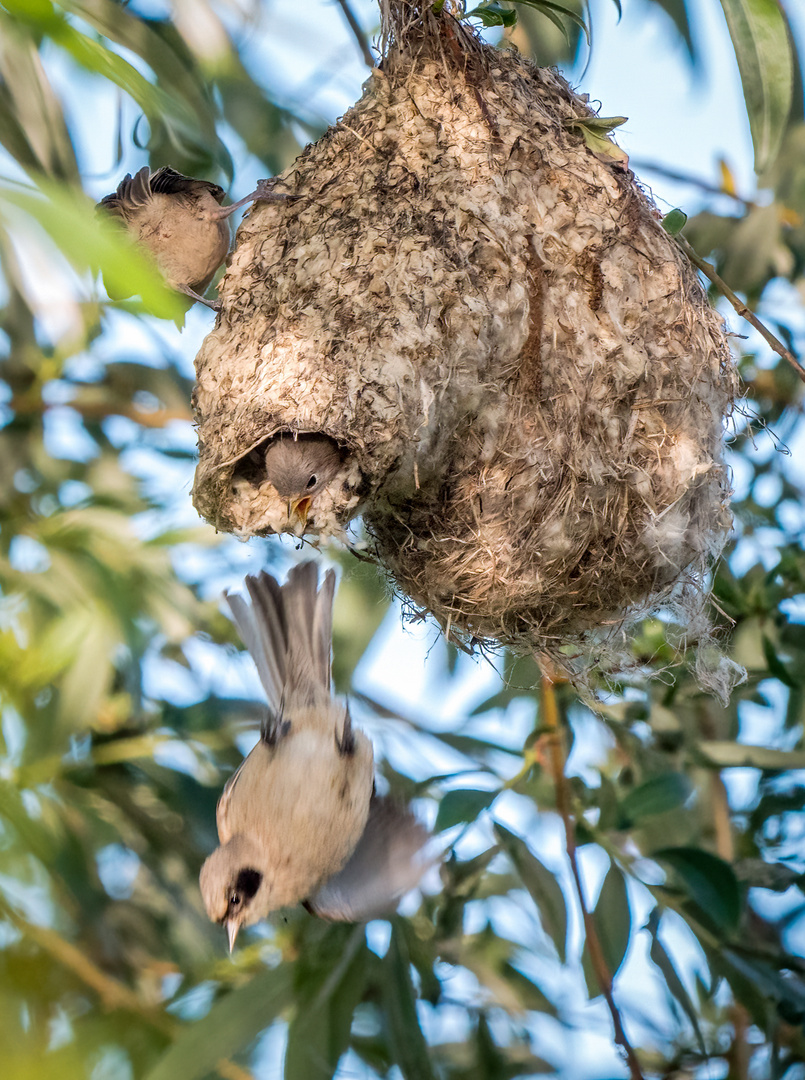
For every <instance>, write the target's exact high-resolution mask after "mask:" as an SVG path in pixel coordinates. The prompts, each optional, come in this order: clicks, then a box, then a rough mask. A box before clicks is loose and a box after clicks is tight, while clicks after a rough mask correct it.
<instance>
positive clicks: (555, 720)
mask: <svg viewBox="0 0 805 1080" xmlns="http://www.w3.org/2000/svg"><path fill="white" fill-rule="evenodd" d="M540 666H541V668H542V673H543V674H542V686H541V695H540V716H541V720H542V726H543V728H544V730H545V732H546V733H547V742H548V752H549V755H550V763H551V772H552V773H553V781H554V786H555V788H556V808H557V810H558V811H559V815H560V817H561V818H562V823H563V824H564V827H565V846H566V848H567V857H568V860H569V862H570V869H571V871H572V872H573V881H574V883H575V885H576V894H577V896H578V898H579V907H580V908H581V917H582V920H583V922H584V932H585V935H586V937H587V948H588V950H589V953H590V961H591V963H592V966H593V971H594V972H595V977H596V979H597V980H598V985H599V986H600V987H601V992H602V993H603V995H604V998H605V1000H606V1003H607V1005H608V1007H609V1012H610V1015H611V1016H612V1027H613V1029H614V1033H615V1042H616V1043H617V1044H618V1046H620V1047H621V1049H622V1050H623V1055H624V1057H625V1058H626V1063H627V1065H628V1066H629V1075H630V1077H631V1080H643V1073H642V1071H641V1069H640V1062H639V1061H638V1060H637V1055H636V1054H635V1051H634V1048H633V1047H632V1044H631V1043H630V1042H629V1039H628V1038H627V1036H626V1032H625V1031H624V1029H623V1021H622V1020H621V1015H620V1012H619V1011H618V1006H617V1005H616V1004H615V999H614V997H613V995H612V975H611V974H610V972H609V968H608V967H607V962H606V960H605V959H604V953H603V950H602V948H601V942H600V941H599V939H598V931H597V930H596V928H595V923H594V922H593V918H592V915H591V914H590V912H589V910H588V909H587V903H586V901H585V899H584V887H583V885H582V881H581V874H580V873H579V864H578V860H577V858H576V827H575V823H574V821H573V817H572V811H571V808H570V791H569V788H568V783H567V777H566V776H565V764H566V759H565V748H564V742H563V738H562V730H561V727H560V723H559V707H558V705H557V702H556V691H555V689H554V686H555V685H556V683H557V681H558V679H557V677H556V675H555V674H554V672H553V669H552V668H551V666H550V664H549V662H548V661H547V660H546V659H545V658H542V659H541V661H540Z"/></svg>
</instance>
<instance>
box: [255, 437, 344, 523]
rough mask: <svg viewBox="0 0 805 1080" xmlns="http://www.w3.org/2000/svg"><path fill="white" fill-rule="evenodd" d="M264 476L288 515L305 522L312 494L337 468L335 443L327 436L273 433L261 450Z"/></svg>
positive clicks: (317, 490) (339, 464)
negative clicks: (264, 468) (283, 503)
mask: <svg viewBox="0 0 805 1080" xmlns="http://www.w3.org/2000/svg"><path fill="white" fill-rule="evenodd" d="M265 466H266V475H267V477H268V479H269V481H270V483H271V484H273V486H274V488H275V490H276V492H277V494H278V495H279V497H280V498H281V499H284V500H285V501H286V502H287V504H288V517H289V518H291V517H293V516H296V517H298V518H299V519H300V520H301V521H302V524H303V525H306V524H307V519H308V516H309V514H310V510H311V507H312V505H313V502H314V500H315V498H316V495H317V494H318V493H319V492H320V491H321V490H322V489H323V488H325V487H327V485H328V484H329V483H330V481H331V480H333V479H335V477H336V476H337V474H338V471H339V469H340V468H341V453H340V451H339V449H338V444H337V443H336V442H335V441H334V440H333V439H331V438H329V437H328V436H327V435H316V434H305V435H297V436H296V438H294V436H293V435H290V434H288V433H281V434H279V435H275V436H274V438H273V439H270V440H269V443H268V445H267V447H266V449H265Z"/></svg>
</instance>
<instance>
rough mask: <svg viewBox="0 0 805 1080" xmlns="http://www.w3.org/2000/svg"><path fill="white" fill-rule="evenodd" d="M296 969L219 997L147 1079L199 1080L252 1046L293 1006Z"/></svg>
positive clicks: (285, 966) (271, 974) (288, 968)
mask: <svg viewBox="0 0 805 1080" xmlns="http://www.w3.org/2000/svg"><path fill="white" fill-rule="evenodd" d="M292 986H293V979H292V968H291V966H290V965H289V964H283V965H282V966H281V967H279V968H275V969H273V970H272V971H262V972H260V974H259V975H255V977H254V978H253V979H250V980H249V982H247V983H246V984H245V986H239V987H238V989H237V990H232V991H231V992H230V993H228V994H226V995H225V996H224V997H222V998H219V1000H218V1001H216V1002H215V1004H214V1005H213V1007H212V1008H211V1009H210V1011H209V1012H208V1013H207V1015H206V1016H205V1017H204V1019H203V1020H198V1021H197V1022H196V1023H194V1024H190V1025H188V1026H187V1027H186V1028H185V1029H184V1030H183V1031H182V1032H181V1034H180V1035H179V1036H178V1038H177V1039H176V1040H175V1041H174V1043H173V1045H172V1046H171V1047H170V1049H168V1050H167V1051H166V1053H164V1054H163V1055H162V1057H161V1058H160V1059H159V1061H158V1062H157V1064H156V1066H155V1067H154V1068H153V1069H152V1070H151V1071H150V1072H149V1073H148V1074H147V1075H146V1077H145V1080H199V1078H200V1077H203V1076H208V1075H209V1073H210V1071H211V1070H212V1069H213V1068H214V1067H215V1063H216V1062H218V1061H221V1060H222V1059H226V1058H229V1057H231V1056H232V1055H233V1054H236V1053H237V1052H238V1051H239V1050H242V1049H243V1048H244V1047H246V1046H248V1045H249V1044H250V1043H251V1042H252V1041H253V1040H254V1039H256V1038H257V1036H258V1035H259V1034H260V1032H261V1031H263V1030H265V1028H267V1027H268V1026H269V1024H271V1023H272V1021H273V1020H274V1019H275V1018H276V1016H277V1015H278V1013H279V1012H280V1011H281V1010H282V1009H283V1008H284V1007H285V1006H286V1005H287V1004H288V1003H289V1001H290V1000H291V994H292Z"/></svg>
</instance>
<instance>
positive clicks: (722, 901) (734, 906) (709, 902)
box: [651, 847, 741, 931]
mask: <svg viewBox="0 0 805 1080" xmlns="http://www.w3.org/2000/svg"><path fill="white" fill-rule="evenodd" d="M651 857H652V859H656V860H657V861H658V862H661V863H665V864H666V865H667V866H670V867H671V868H672V870H673V871H674V873H675V875H676V877H677V878H678V879H679V881H680V883H681V885H682V887H683V888H684V889H685V892H686V893H687V894H688V896H689V897H690V898H691V900H693V901H694V902H695V903H696V904H697V905H698V907H699V908H700V909H701V911H702V912H703V913H704V914H705V915H706V916H708V917H709V918H710V919H711V920H712V921H713V922H714V923H715V924H716V925H717V926H719V927H720V928H721V929H723V930H726V931H730V930H734V929H735V928H736V926H737V925H738V919H739V917H740V914H741V893H740V889H739V887H738V879H737V878H736V877H735V873H734V871H733V869H732V867H731V866H730V865H729V863H726V862H724V860H723V859H719V858H718V857H717V856H716V855H711V854H710V853H709V852H708V851H702V850H701V849H700V848H693V847H668V848H662V849H661V850H660V851H655V852H654V853H653V854H652V856H651Z"/></svg>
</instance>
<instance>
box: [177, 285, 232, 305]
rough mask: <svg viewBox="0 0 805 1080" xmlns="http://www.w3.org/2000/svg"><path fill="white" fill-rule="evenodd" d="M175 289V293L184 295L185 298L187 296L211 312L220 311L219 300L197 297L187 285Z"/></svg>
mask: <svg viewBox="0 0 805 1080" xmlns="http://www.w3.org/2000/svg"><path fill="white" fill-rule="evenodd" d="M175 288H176V291H177V292H180V293H184V295H185V296H189V297H191V298H192V299H193V300H198V302H199V303H200V304H203V305H204V306H205V307H208V308H211V310H212V311H220V310H221V301H220V300H208V299H207V298H206V297H205V296H199V294H198V293H197V292H196V291H195V290H194V289H191V288H190V286H189V285H176V286H175Z"/></svg>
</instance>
